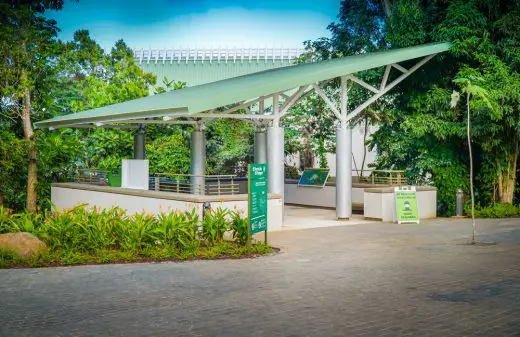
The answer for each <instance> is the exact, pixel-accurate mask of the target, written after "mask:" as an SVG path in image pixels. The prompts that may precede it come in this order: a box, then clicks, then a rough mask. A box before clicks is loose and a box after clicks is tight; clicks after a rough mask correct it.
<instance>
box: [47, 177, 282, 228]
mask: <svg viewBox="0 0 520 337" xmlns="http://www.w3.org/2000/svg"><path fill="white" fill-rule="evenodd" d="M150 193H156V192H150ZM159 193H165V192H159ZM217 198H218V197H216V198H214V200H218V199H217ZM206 199H208V198H207V197H206V198H204V200H206ZM241 199H243V200H222V201H210V203H211V207H213V208H219V207H221V208H227V209H232V210H237V211H240V212H242V214H243V215H244V216H247V215H248V205H247V198H245V199H244V198H241ZM51 200H52V202H53V204H54V205H56V207H57V208H58V209H60V210H61V209H66V208H72V207H75V206H78V205H79V204H84V203H86V204H88V205H89V206H90V207H93V206H96V207H100V208H111V207H113V206H119V207H121V208H123V209H125V210H127V211H128V212H129V213H140V212H143V211H145V212H147V213H152V214H159V213H161V212H170V211H175V210H179V211H191V210H192V209H194V208H195V209H196V212H197V213H198V214H199V216H200V217H201V216H202V204H203V202H204V201H203V200H201V201H200V202H194V201H186V200H171V199H161V198H154V197H143V196H137V195H128V194H119V193H108V192H102V191H93V190H85V189H74V188H64V187H57V186H52V187H51ZM267 221H268V226H269V230H270V231H273V230H279V229H281V228H282V222H283V205H282V201H281V199H279V198H270V199H269V200H268V202H267Z"/></svg>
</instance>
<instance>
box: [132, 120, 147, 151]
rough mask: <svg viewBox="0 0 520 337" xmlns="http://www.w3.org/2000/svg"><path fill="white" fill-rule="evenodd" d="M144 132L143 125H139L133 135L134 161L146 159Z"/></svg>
mask: <svg viewBox="0 0 520 337" xmlns="http://www.w3.org/2000/svg"><path fill="white" fill-rule="evenodd" d="M145 143H146V131H145V129H144V125H142V124H141V125H140V126H139V129H137V130H136V131H135V133H134V159H141V160H144V159H145V158H146V146H145Z"/></svg>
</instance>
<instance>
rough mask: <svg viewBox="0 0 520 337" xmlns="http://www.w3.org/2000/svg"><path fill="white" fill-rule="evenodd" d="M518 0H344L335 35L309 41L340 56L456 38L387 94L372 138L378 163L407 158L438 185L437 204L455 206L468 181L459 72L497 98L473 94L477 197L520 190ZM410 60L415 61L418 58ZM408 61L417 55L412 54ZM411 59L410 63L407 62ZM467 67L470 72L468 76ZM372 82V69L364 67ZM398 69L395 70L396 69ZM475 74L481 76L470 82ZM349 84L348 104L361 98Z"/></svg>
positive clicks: (445, 210)
mask: <svg viewBox="0 0 520 337" xmlns="http://www.w3.org/2000/svg"><path fill="white" fill-rule="evenodd" d="M519 15H520V1H505V0H500V1H491V0H478V1H477V0H475V1H472V0H469V1H463V0H453V1H435V2H431V1H413V0H394V1H371V0H355V1H342V2H341V8H340V12H339V15H338V20H337V22H334V23H332V24H331V25H329V29H330V31H331V33H332V38H330V39H324V38H322V39H318V40H316V41H313V42H307V46H310V47H311V48H312V49H313V51H314V52H315V53H316V54H318V56H317V57H338V56H344V55H352V54H358V53H365V52H371V51H375V50H381V49H387V48H399V47H409V46H414V45H418V44H423V43H428V42H436V41H450V42H452V45H453V46H452V48H451V49H450V52H449V53H446V54H440V55H438V56H436V57H435V58H434V59H432V60H431V61H430V62H429V63H427V64H426V65H425V66H423V67H422V68H421V69H420V70H419V71H417V72H416V74H414V75H412V76H410V77H409V78H408V79H407V80H406V81H404V82H403V83H401V84H400V85H399V86H398V87H396V88H394V89H393V92H392V96H387V99H386V101H381V102H382V103H383V104H384V106H383V107H382V108H378V107H377V106H374V111H377V116H378V117H379V119H380V120H381V124H380V126H379V128H378V130H377V131H376V132H375V134H374V135H373V136H372V139H369V140H368V142H369V144H370V146H371V147H373V148H377V151H378V159H377V163H376V164H377V166H378V167H379V168H386V169H403V168H407V169H408V171H407V176H408V179H409V181H410V182H414V183H429V184H433V185H435V186H437V188H438V193H439V198H438V200H439V213H440V214H446V215H448V214H452V213H453V211H454V205H455V195H456V190H457V189H458V188H463V189H466V190H468V191H469V188H470V186H469V184H468V181H467V180H466V179H464V178H463V177H466V176H467V175H468V172H469V169H470V162H469V161H468V158H467V156H465V155H463V154H464V153H466V147H465V145H464V144H465V142H464V139H465V137H466V136H467V135H466V122H467V120H466V117H465V114H464V113H463V111H461V109H450V108H449V99H450V94H451V92H452V91H453V90H455V89H459V88H458V84H457V83H454V82H453V79H454V78H455V77H465V75H464V74H463V73H462V71H463V70H464V71H465V72H466V73H467V74H469V73H470V72H474V75H475V76H477V77H481V78H482V79H483V83H485V84H484V85H481V84H479V85H481V86H482V87H483V88H484V89H485V90H486V91H487V92H488V94H489V99H490V101H493V102H496V105H494V107H493V109H489V108H487V107H486V106H485V104H484V105H483V106H477V105H478V104H481V103H479V102H481V100H480V99H475V100H473V101H472V103H471V104H472V116H471V119H472V134H471V136H472V145H473V149H472V150H473V159H474V167H473V169H474V174H475V180H474V182H475V198H476V199H477V202H478V203H480V204H486V203H490V202H495V201H500V202H506V203H511V202H513V200H514V194H515V186H516V185H517V179H516V177H517V172H518V160H519V156H520V154H519V149H520V145H519V144H520V143H519V139H520V137H519V131H520V127H519V123H520V111H519V107H520V98H519V95H520V94H519V93H520V86H519V83H520V81H519V69H520V50H519V49H518V48H517V46H518V44H519V43H520V41H519V40H520V34H519V32H520V22H519V20H518V17H519ZM412 62H413V61H412ZM412 62H410V63H412ZM403 65H404V66H405V67H407V63H406V62H405V63H404V64H403ZM463 75H464V76H463ZM360 76H363V77H362V78H363V79H364V80H365V81H368V83H370V77H369V76H370V75H369V74H361V75H360ZM391 76H396V75H395V74H394V75H391ZM473 84H477V83H473ZM355 100H356V98H354V91H353V92H352V93H349V104H350V102H351V101H355Z"/></svg>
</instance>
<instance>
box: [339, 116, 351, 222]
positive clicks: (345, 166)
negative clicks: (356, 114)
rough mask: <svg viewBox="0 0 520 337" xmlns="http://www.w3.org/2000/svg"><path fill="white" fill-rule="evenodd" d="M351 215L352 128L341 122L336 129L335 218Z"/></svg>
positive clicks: (345, 217)
mask: <svg viewBox="0 0 520 337" xmlns="http://www.w3.org/2000/svg"><path fill="white" fill-rule="evenodd" d="M351 217H352V129H351V128H350V127H347V125H346V123H341V124H340V126H339V127H338V129H337V130H336V218H337V219H338V220H342V219H350V218H351Z"/></svg>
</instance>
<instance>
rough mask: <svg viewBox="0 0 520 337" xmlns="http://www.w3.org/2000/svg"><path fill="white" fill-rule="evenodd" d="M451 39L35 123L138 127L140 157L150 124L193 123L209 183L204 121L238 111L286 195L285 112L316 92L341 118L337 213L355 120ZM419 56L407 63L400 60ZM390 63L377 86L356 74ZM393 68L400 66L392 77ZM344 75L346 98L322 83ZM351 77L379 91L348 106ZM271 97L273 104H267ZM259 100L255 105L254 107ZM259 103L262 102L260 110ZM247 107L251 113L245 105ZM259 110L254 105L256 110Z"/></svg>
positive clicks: (273, 181) (347, 193)
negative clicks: (336, 98)
mask: <svg viewBox="0 0 520 337" xmlns="http://www.w3.org/2000/svg"><path fill="white" fill-rule="evenodd" d="M449 48H450V44H449V43H432V44H426V45H420V46H415V47H409V48H400V49H391V50H387V51H381V52H374V53H366V54H360V55H354V56H347V57H343V58H337V59H331V60H326V61H321V62H316V63H308V64H298V65H293V66H288V67H283V68H278V69H273V70H267V71H261V72H257V73H253V74H248V75H244V76H239V77H234V78H230V79H225V80H221V81H216V82H211V83H207V84H202V85H197V86H193V87H188V88H185V89H182V90H177V91H171V92H166V93H162V94H157V95H153V96H148V97H144V98H139V99H135V100H131V101H127V102H123V103H119V104H113V105H109V106H105V107H101V108H97V109H92V110H87V111H82V112H78V113H74V114H70V115H65V116H59V117H55V118H52V119H48V120H44V121H41V122H37V123H35V127H37V128H48V129H55V128H95V127H104V128H135V129H137V131H136V133H135V148H134V150H135V154H134V157H135V159H144V158H145V151H144V149H145V147H144V140H145V126H146V125H148V124H166V125H168V124H191V125H193V126H194V129H193V132H192V135H191V151H192V160H191V173H192V174H193V175H194V176H199V178H195V179H193V181H192V184H194V185H198V186H204V184H205V181H204V178H203V177H202V178H200V176H203V175H204V173H205V170H206V169H205V134H204V129H205V125H206V124H207V123H209V122H210V121H212V120H214V119H217V118H236V119H244V120H250V121H254V122H255V123H257V131H256V135H255V144H254V150H255V151H254V153H255V159H254V160H255V162H256V163H267V164H268V170H269V171H268V190H269V193H272V194H277V195H280V196H281V200H282V203H283V194H284V129H283V127H280V119H281V118H283V116H284V115H286V114H287V113H288V112H289V109H290V108H291V107H292V106H293V105H294V104H295V103H296V102H298V100H300V99H301V98H302V97H303V96H305V95H306V94H307V93H309V92H311V91H313V90H314V91H315V92H316V93H317V94H318V95H319V96H320V97H321V98H322V99H323V100H324V102H325V103H326V105H327V107H328V108H329V109H330V110H331V111H332V112H333V113H334V115H335V116H336V118H337V120H338V126H337V130H336V142H337V143H336V218H337V219H348V218H350V217H351V216H352V200H351V191H352V158H351V156H350V153H351V152H352V129H351V126H350V125H349V124H350V123H349V121H350V120H352V119H353V118H354V117H355V116H356V115H358V114H359V113H360V112H362V111H363V110H364V109H365V108H367V107H368V106H369V105H370V104H372V103H374V102H375V101H376V100H378V99H379V98H381V97H382V96H383V95H385V94H386V93H387V92H389V91H390V90H391V89H392V88H394V87H395V86H396V85H398V84H399V83H400V82H402V81H403V80H404V79H406V78H407V77H408V76H410V75H411V74H413V73H414V72H415V71H416V70H417V69H419V68H420V67H421V66H423V65H424V64H425V63H426V62H428V61H429V60H431V59H432V58H433V57H434V56H435V55H437V54H439V53H442V52H444V51H447V50H448V49H449ZM413 59H419V60H418V61H417V62H416V63H415V64H414V65H413V66H411V67H409V68H405V67H403V66H402V65H400V64H399V63H402V62H405V61H409V60H413ZM379 67H385V68H384V73H383V76H382V79H381V82H380V84H379V86H378V87H375V86H372V85H370V84H368V83H366V82H364V81H363V80H361V79H360V78H358V77H356V75H355V74H356V73H358V72H361V71H364V70H368V69H373V68H379ZM392 68H394V69H395V71H397V72H398V75H397V76H393V77H395V78H394V79H393V80H392V81H389V78H390V72H391V70H392ZM335 78H340V79H341V86H340V102H339V104H337V103H335V102H334V100H333V99H332V98H331V97H329V96H328V95H327V93H326V92H325V91H324V90H323V88H322V85H323V84H325V83H326V82H328V81H330V80H333V79H335ZM347 81H353V82H355V83H356V84H358V85H361V86H362V87H363V88H365V89H366V90H368V91H369V92H371V93H372V96H371V97H370V98H368V99H367V100H366V101H365V102H364V103H362V104H360V105H359V106H358V107H356V108H355V109H354V110H352V111H347V99H348V97H347ZM266 100H269V101H270V102H272V109H270V110H272V111H267V110H266V109H265V108H264V106H265V102H266ZM253 106H255V109H253V108H252V107H253ZM256 106H258V109H256ZM244 110H245V111H246V113H245V114H244V113H243V111H244ZM253 110H255V111H253Z"/></svg>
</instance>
